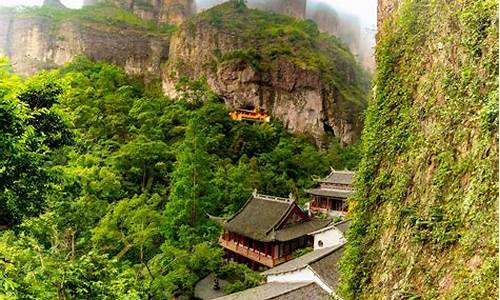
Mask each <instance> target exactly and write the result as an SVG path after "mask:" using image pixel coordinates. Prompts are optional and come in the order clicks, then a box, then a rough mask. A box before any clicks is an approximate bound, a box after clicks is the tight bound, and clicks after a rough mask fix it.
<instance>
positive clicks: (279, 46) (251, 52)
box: [186, 1, 369, 112]
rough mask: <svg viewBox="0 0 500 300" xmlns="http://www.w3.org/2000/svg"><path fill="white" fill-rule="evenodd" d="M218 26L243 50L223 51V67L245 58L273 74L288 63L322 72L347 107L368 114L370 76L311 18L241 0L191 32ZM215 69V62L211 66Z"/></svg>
mask: <svg viewBox="0 0 500 300" xmlns="http://www.w3.org/2000/svg"><path fill="white" fill-rule="evenodd" d="M196 25H198V26H200V27H201V26H203V27H205V26H207V25H208V26H213V27H215V28H217V29H218V30H219V31H221V32H223V33H225V34H228V35H230V36H233V37H236V38H237V41H238V44H239V45H246V48H245V47H244V46H243V47H242V46H239V48H236V49H234V50H231V51H228V52H225V53H219V55H217V56H218V57H217V63H223V62H226V61H228V60H233V59H239V60H242V61H244V62H246V63H248V64H249V65H250V66H252V67H253V68H255V69H259V70H272V69H273V68H278V67H279V66H277V65H276V64H277V63H279V62H282V61H288V62H291V63H293V64H294V65H296V66H298V68H300V69H303V70H312V71H317V72H319V73H320V74H321V76H322V79H323V80H324V83H325V84H326V86H328V87H330V88H331V89H334V90H335V91H333V93H336V95H335V97H342V98H343V100H346V101H348V103H349V105H346V110H347V109H353V110H356V109H358V112H359V111H362V110H363V109H364V107H365V106H366V99H367V95H368V89H369V84H368V77H369V76H368V75H367V74H366V73H365V72H364V71H363V70H362V69H361V67H360V66H359V65H358V63H357V62H356V60H355V58H354V56H353V55H352V53H350V52H349V50H348V49H347V47H346V46H345V45H344V44H343V43H342V42H341V41H340V40H338V39H337V38H336V37H334V36H330V35H328V34H326V33H320V31H319V30H318V27H317V25H316V24H315V23H314V22H313V21H311V20H305V21H302V20H297V19H295V18H292V17H288V16H285V15H280V14H276V13H271V12H265V11H262V10H257V9H248V8H246V6H244V5H239V4H238V1H230V2H228V3H223V4H221V5H218V6H215V7H213V8H211V9H209V10H207V11H205V12H203V13H201V14H199V15H198V16H196V17H195V18H193V19H192V20H189V21H188V24H187V25H186V26H188V28H195V27H196ZM207 64H208V65H211V63H210V62H209V63H207Z"/></svg>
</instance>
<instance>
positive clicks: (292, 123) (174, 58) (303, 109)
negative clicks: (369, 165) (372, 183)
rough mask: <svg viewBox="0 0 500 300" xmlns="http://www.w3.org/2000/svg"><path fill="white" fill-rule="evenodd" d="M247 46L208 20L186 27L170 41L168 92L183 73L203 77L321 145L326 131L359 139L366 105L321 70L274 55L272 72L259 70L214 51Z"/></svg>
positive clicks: (229, 97) (235, 101)
mask: <svg viewBox="0 0 500 300" xmlns="http://www.w3.org/2000/svg"><path fill="white" fill-rule="evenodd" d="M248 46H249V45H248V42H247V43H244V42H243V41H242V39H241V38H239V37H238V34H237V33H234V32H227V31H225V30H223V29H215V28H213V27H211V26H210V25H209V24H208V23H206V22H195V23H194V24H188V25H186V26H182V27H181V28H180V29H179V31H178V32H177V33H176V34H175V36H174V37H173V38H172V41H171V45H170V57H169V62H168V65H167V67H166V68H165V69H164V72H163V76H162V77H163V89H164V92H165V93H166V94H167V95H170V96H175V95H176V90H175V83H176V81H177V80H178V79H179V78H181V77H189V78H195V79H196V78H201V77H205V78H207V81H208V83H209V85H210V86H211V87H212V88H213V89H214V90H215V91H216V92H217V93H219V94H220V95H221V96H222V97H223V98H224V100H225V102H226V104H227V105H228V106H230V107H232V108H239V107H255V108H261V109H265V110H266V111H268V112H269V113H270V114H271V115H272V116H273V117H274V118H276V119H278V120H281V121H282V122H283V124H284V125H285V127H286V128H287V129H289V130H290V131H292V132H295V133H304V134H307V135H309V136H312V137H314V138H315V139H316V141H317V142H318V144H320V145H321V141H322V139H323V138H324V137H325V135H327V134H332V135H334V136H336V137H338V138H339V139H340V140H341V141H342V142H344V143H353V142H355V141H356V140H357V139H358V137H359V134H360V130H361V127H362V124H361V120H360V118H359V114H360V112H361V110H362V108H361V107H358V108H356V106H355V105H353V104H352V103H350V102H348V101H346V100H345V99H344V97H343V96H342V95H341V94H340V93H339V92H338V90H337V89H336V87H335V86H333V85H331V84H325V82H324V80H323V78H322V75H321V74H320V72H319V70H307V69H302V68H300V67H298V66H297V65H295V64H293V63H292V62H290V61H289V60H286V59H276V60H275V61H274V62H273V64H272V66H271V67H270V68H269V69H268V70H258V69H255V67H253V66H251V65H250V64H249V63H247V62H245V61H243V60H241V59H232V60H229V61H225V62H222V63H217V60H218V59H217V54H216V53H219V54H220V55H224V53H230V52H231V51H234V50H236V49H245V48H247V47H248ZM338 67H339V68H340V67H341V66H338ZM348 68H349V67H347V69H348ZM347 72H349V71H347Z"/></svg>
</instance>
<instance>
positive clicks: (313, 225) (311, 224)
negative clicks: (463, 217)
mask: <svg viewBox="0 0 500 300" xmlns="http://www.w3.org/2000/svg"><path fill="white" fill-rule="evenodd" d="M295 207H297V208H298V206H297V204H296V203H295V201H294V200H293V199H287V198H278V197H272V196H266V195H259V194H256V193H255V194H254V195H252V197H251V198H250V199H249V200H248V201H247V202H246V203H245V205H243V207H242V208H241V209H240V210H239V211H238V212H237V213H236V214H235V215H234V216H233V217H232V218H230V219H229V220H227V221H226V222H225V223H224V224H223V226H224V228H225V229H226V230H229V231H231V232H234V233H237V234H240V235H243V236H246V237H249V238H252V239H254V240H257V241H262V242H268V241H273V240H278V241H289V240H292V239H295V238H298V237H301V236H304V235H306V234H308V233H310V232H312V231H315V230H318V229H320V228H322V227H324V226H327V225H328V223H329V222H327V221H325V220H316V219H313V220H307V221H304V222H301V223H296V224H291V225H285V227H283V228H280V227H279V226H278V225H279V224H280V223H281V221H282V220H284V219H285V218H286V217H287V216H288V214H289V213H290V212H291V211H292V210H293V209H294V208H295ZM299 209H300V208H299Z"/></svg>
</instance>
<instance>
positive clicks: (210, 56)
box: [0, 2, 367, 145]
mask: <svg viewBox="0 0 500 300" xmlns="http://www.w3.org/2000/svg"><path fill="white" fill-rule="evenodd" d="M171 3H173V2H171ZM86 9H87V10H89V11H87V12H85V14H84V15H83V16H82V14H76V15H74V16H73V15H71V11H69V10H55V11H53V12H52V15H49V16H41V15H36V14H35V15H22V16H21V15H17V16H15V15H13V14H10V15H9V14H0V54H5V55H7V56H9V57H10V59H11V62H12V64H13V68H14V70H15V71H16V72H17V73H19V74H23V75H29V74H32V73H34V72H36V71H38V70H40V69H50V68H55V67H58V66H60V65H62V64H64V63H66V62H69V61H71V60H72V59H73V58H74V57H75V56H77V55H85V56H87V57H89V58H91V59H95V60H102V61H106V62H110V63H113V64H117V65H119V66H122V67H124V68H125V70H126V71H127V73H129V74H131V75H136V76H142V77H144V78H145V79H148V80H155V79H156V80H157V79H161V80H162V82H163V89H164V91H165V93H166V94H167V95H171V96H174V95H175V93H176V91H175V88H174V87H175V84H176V82H177V80H178V79H179V78H181V77H184V76H186V77H189V78H194V79H198V78H201V77H206V78H207V80H208V83H209V84H210V86H211V87H212V88H213V89H214V90H215V91H216V92H218V93H219V94H220V95H221V96H222V97H223V98H224V100H225V102H226V103H227V104H228V106H230V107H233V108H240V107H248V106H251V107H255V108H257V107H259V108H262V109H265V110H267V111H268V112H269V113H270V114H271V115H272V117H274V118H276V119H278V120H281V121H282V122H283V124H284V125H285V126H286V127H287V128H288V129H290V130H291V131H292V132H295V133H304V134H307V135H309V136H312V137H313V138H314V139H315V140H316V141H317V142H318V144H319V145H321V144H322V142H323V141H324V140H325V138H326V137H327V136H331V135H334V136H336V137H338V138H339V139H340V140H341V141H342V142H343V143H353V142H355V141H357V139H358V137H359V134H360V131H361V127H362V125H361V112H362V111H363V109H364V106H365V103H366V97H367V85H366V82H365V78H364V77H363V75H362V73H361V70H360V69H359V67H358V66H357V65H356V63H355V61H354V58H353V57H352V55H351V54H350V53H349V52H348V50H347V49H345V48H343V46H341V45H340V44H338V41H337V40H335V39H334V38H332V37H329V36H326V35H322V34H320V33H319V32H318V31H317V29H316V28H314V27H311V26H310V24H309V23H306V22H304V23H297V21H296V20H294V19H292V18H289V17H285V16H280V17H276V16H275V15H271V14H269V13H266V12H262V11H258V10H248V9H244V10H243V11H242V12H241V11H239V10H235V8H234V6H233V5H232V4H225V5H222V6H221V7H218V8H215V9H213V10H210V11H208V12H207V13H206V14H201V15H200V16H198V17H196V18H195V19H194V20H192V21H190V22H187V23H185V24H183V25H182V26H180V28H179V29H178V32H177V33H176V34H175V37H174V38H170V35H171V34H170V33H169V31H167V32H166V33H163V32H162V33H157V32H153V31H151V30H150V29H148V28H149V27H148V26H150V25H151V24H149V23H148V24H142V23H141V22H140V21H141V20H135V21H133V22H131V21H130V20H129V19H130V17H133V15H132V14H130V16H128V17H127V18H128V20H129V21H128V22H131V23H130V24H129V23H123V22H122V20H123V17H122V14H124V13H125V12H126V11H120V12H119V13H118V14H117V15H118V17H119V18H118V19H109V18H108V16H109V15H110V13H112V11H104V12H102V16H100V15H97V16H94V15H95V14H97V13H98V12H99V11H101V10H104V9H111V10H113V11H114V10H115V9H116V8H114V7H104V6H103V7H100V6H99V7H98V6H91V7H89V8H86ZM93 9H94V10H93ZM235 11H237V12H235ZM208 15H210V17H207V16H208ZM221 18H222V19H221ZM220 22H222V23H223V24H222V25H221V24H219V23H220ZM273 22H275V23H273ZM152 24H153V25H152V26H153V28H156V27H157V25H156V24H155V23H152ZM141 26H142V27H141ZM279 28H287V30H291V29H293V30H292V33H291V34H290V35H289V34H282V33H280V32H281V31H280V30H276V29H279ZM167 30H168V29H167ZM242 30H243V31H242ZM272 32H276V34H275V35H272V34H270V33H272ZM290 39H292V40H293V41H292V42H291V41H290ZM253 60H256V61H258V62H256V61H253ZM163 65H165V67H162V66H163Z"/></svg>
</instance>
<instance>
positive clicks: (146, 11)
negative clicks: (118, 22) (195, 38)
mask: <svg viewBox="0 0 500 300" xmlns="http://www.w3.org/2000/svg"><path fill="white" fill-rule="evenodd" d="M99 2H110V3H112V4H113V5H116V6H118V7H121V8H124V9H127V10H131V11H133V12H134V14H135V15H137V16H138V17H140V18H142V19H144V20H150V21H155V22H159V23H170V24H181V23H182V22H184V20H186V19H187V18H188V17H190V16H192V15H194V14H195V12H196V6H195V4H196V3H195V1H194V0H85V2H84V6H89V5H95V4H97V3H99Z"/></svg>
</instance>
